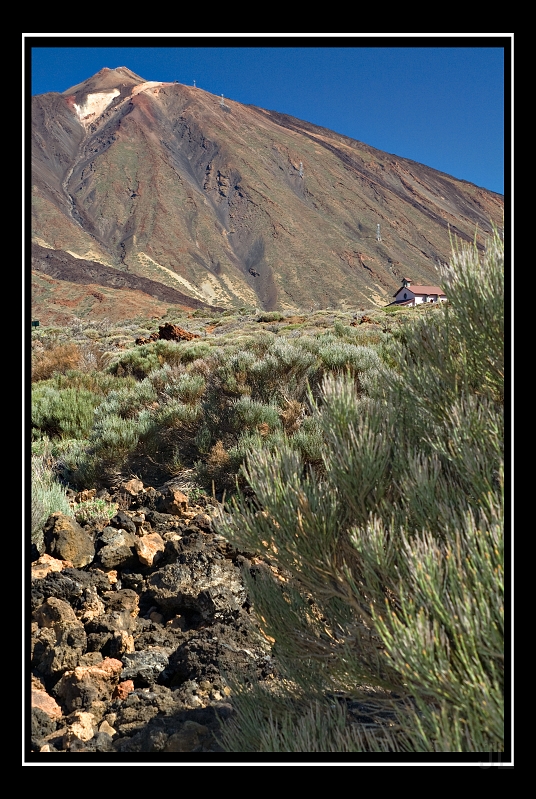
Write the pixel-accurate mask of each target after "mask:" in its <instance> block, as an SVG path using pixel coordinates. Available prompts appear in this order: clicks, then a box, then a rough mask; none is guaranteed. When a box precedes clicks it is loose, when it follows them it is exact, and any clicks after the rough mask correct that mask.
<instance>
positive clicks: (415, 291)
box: [389, 277, 447, 307]
mask: <svg viewBox="0 0 536 799" xmlns="http://www.w3.org/2000/svg"><path fill="white" fill-rule="evenodd" d="M446 301H447V297H446V295H445V293H444V291H443V289H442V288H441V287H440V286H414V285H412V283H411V280H408V279H407V277H403V278H402V285H401V286H400V288H399V289H398V291H397V292H396V294H395V295H394V301H393V302H390V303H389V305H410V306H412V307H413V306H414V305H420V303H421V302H446Z"/></svg>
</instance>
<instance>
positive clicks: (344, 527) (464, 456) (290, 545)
mask: <svg viewBox="0 0 536 799" xmlns="http://www.w3.org/2000/svg"><path fill="white" fill-rule="evenodd" d="M503 270H504V245H503V241H502V239H501V237H500V236H499V234H498V233H497V232H495V233H494V234H493V235H492V236H491V238H490V240H489V242H488V244H487V248H486V252H485V255H484V256H483V257H480V256H479V253H478V251H477V249H476V247H474V248H472V247H469V248H467V247H465V246H459V247H458V248H455V249H454V252H453V258H452V262H451V266H450V268H448V269H447V268H446V267H444V268H443V270H442V273H441V274H442V280H443V284H444V288H445V292H446V294H447V297H448V298H449V303H448V304H447V305H446V306H444V307H441V308H436V309H434V311H433V313H426V314H423V315H419V316H415V317H413V319H414V320H415V321H411V322H409V323H408V326H407V327H406V328H405V331H404V334H403V336H401V337H400V340H399V347H400V351H399V358H398V365H397V369H392V370H389V369H386V368H384V367H382V369H381V378H382V379H381V380H376V381H375V382H374V386H373V391H372V392H371V393H372V395H371V396H368V397H363V396H360V395H359V393H358V391H356V386H355V382H354V380H353V379H351V378H350V376H347V375H345V374H344V373H341V374H339V375H336V376H328V377H327V378H326V379H324V381H323V384H322V391H321V397H320V399H319V402H318V403H317V407H316V412H315V416H314V418H315V419H316V421H317V424H318V425H319V426H320V427H321V429H322V432H323V438H324V449H323V455H322V461H323V466H324V471H323V473H322V474H320V475H318V474H315V473H314V472H305V473H304V469H303V462H302V459H301V458H300V457H299V456H298V454H297V453H296V452H295V451H294V450H293V449H292V448H291V446H290V444H287V445H284V444H283V445H282V446H281V447H280V448H279V449H278V450H276V451H271V452H270V451H267V450H265V449H263V450H261V451H260V452H256V453H255V456H254V457H252V458H249V459H248V460H247V465H246V467H245V469H244V473H243V478H244V479H245V481H246V482H247V483H248V484H249V485H250V487H251V488H252V489H253V491H254V493H255V497H256V503H257V504H256V506H255V507H252V505H251V503H250V502H245V501H243V500H242V499H241V498H240V497H239V498H237V499H236V500H235V512H234V513H233V514H226V515H225V516H222V518H221V520H220V523H219V525H218V526H219V530H220V531H221V532H222V533H223V534H224V535H226V536H227V537H228V538H230V539H231V541H232V542H233V543H234V544H235V545H236V546H239V547H242V548H243V549H245V550H246V551H254V552H258V553H263V552H264V553H266V554H267V555H268V556H269V558H270V560H271V562H272V563H274V564H276V565H277V566H279V567H280V569H281V570H282V571H283V574H285V575H286V580H285V581H283V582H281V581H280V580H276V579H274V577H273V575H272V573H271V572H270V571H269V570H268V569H261V570H260V571H259V572H258V573H257V574H251V573H250V572H248V571H246V572H245V573H244V577H245V579H246V582H247V584H248V588H249V592H250V597H251V601H252V605H253V608H254V611H255V613H256V615H257V618H258V620H259V625H260V628H261V630H262V632H263V634H264V635H266V636H268V637H269V638H270V639H272V640H275V643H274V653H275V655H276V657H277V660H278V664H279V668H280V671H281V676H282V677H283V678H284V681H282V682H280V683H279V687H277V688H275V689H274V688H273V687H272V688H271V689H270V690H268V689H266V688H265V687H264V686H263V684H262V683H259V684H252V685H249V686H248V685H245V684H244V685H242V684H240V681H239V680H238V679H235V681H234V690H235V693H236V696H235V700H234V705H235V707H236V709H237V714H236V716H235V719H234V721H233V722H232V723H230V724H227V725H225V727H224V728H223V729H222V743H223V745H224V748H226V749H227V750H228V751H240V752H243V751H253V752H264V751H271V752H272V751H276V752H292V751H304V749H299V748H298V747H306V749H305V751H314V752H328V751H348V752H361V751H406V752H430V753H433V752H489V751H502V750H503V749H504V741H505V734H504V699H503V696H504V644H503V636H504V630H503V624H504V622H503V619H504V580H503V548H504V545H503V473H504V466H503V407H502V398H503V393H504V392H503V365H502V364H503V356H502V350H503V283H504V271H503ZM466 299H467V301H465V300H466ZM483 319H484V320H485V327H486V330H485V331H482V329H481V328H482V320H483ZM375 368H376V365H375ZM259 506H260V508H261V509H262V511H261V512H259V510H258V508H259ZM371 691H372V693H373V701H372V705H373V709H372V711H371V712H370V714H369V715H370V716H371V720H370V724H367V725H365V726H362V724H361V725H360V723H359V722H358V721H356V720H355V719H354V720H352V716H351V714H349V713H348V712H347V708H349V707H351V706H352V703H354V705H355V704H356V703H357V704H360V703H361V704H364V705H366V704H367V703H368V704H369V705H370V704H371ZM337 697H338V698H337ZM336 706H338V707H340V711H339V710H338V709H336Z"/></svg>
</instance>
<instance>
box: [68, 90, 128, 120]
mask: <svg viewBox="0 0 536 799" xmlns="http://www.w3.org/2000/svg"><path fill="white" fill-rule="evenodd" d="M118 94H120V92H119V89H112V91H111V92H99V93H98V94H88V96H87V97H86V102H85V103H83V105H76V103H75V104H74V110H75V111H76V113H77V115H78V119H79V120H80V122H81V123H82V125H84V127H86V126H87V125H90V124H91V123H92V122H93V121H94V120H95V118H96V117H98V116H100V115H101V114H102V112H103V111H104V110H105V109H106V108H108V106H109V105H110V103H111V102H112V100H113V99H114V97H117V95H118Z"/></svg>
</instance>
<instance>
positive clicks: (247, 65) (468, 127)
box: [23, 34, 511, 194]
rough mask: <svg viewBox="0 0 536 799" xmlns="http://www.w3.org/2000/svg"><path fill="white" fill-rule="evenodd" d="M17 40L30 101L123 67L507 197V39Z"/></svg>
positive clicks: (148, 36)
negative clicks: (294, 120)
mask: <svg viewBox="0 0 536 799" xmlns="http://www.w3.org/2000/svg"><path fill="white" fill-rule="evenodd" d="M23 36H24V37H25V40H26V41H25V44H26V50H27V52H28V51H29V50H30V46H31V66H30V68H29V69H30V76H31V93H32V94H43V93H45V92H52V91H54V92H63V91H65V90H66V89H68V88H70V87H71V86H74V85H75V84H77V83H80V82H81V81H83V80H86V79H87V78H89V77H91V76H92V75H94V74H95V73H96V72H98V71H99V70H100V69H102V67H109V68H110V69H112V68H114V67H119V66H125V67H128V68H129V69H131V70H132V71H133V72H136V73H137V74H138V75H141V77H143V78H145V79H146V80H162V81H173V80H177V81H178V82H179V83H185V84H187V85H193V82H194V80H195V81H196V85H197V86H199V87H200V88H201V89H206V90H207V91H210V92H213V93H214V94H218V95H220V94H223V95H224V96H225V97H227V98H229V99H231V100H236V101H238V102H240V103H244V104H252V105H257V106H260V107H262V108H267V109H270V110H275V111H280V112H283V113H286V114H291V115H292V116H295V117H298V118H299V119H302V120H306V121H308V122H313V123H315V124H317V125H322V126H324V127H326V128H330V129H331V130H333V131H336V132H337V133H343V134H345V135H346V136H350V137H351V138H353V139H358V140H359V141H362V142H365V143H366V144H370V145H371V146H373V147H377V148H378V149H380V150H384V151H386V152H389V153H393V154H395V155H399V156H403V157H406V158H411V159H413V160H414V161H418V162H419V163H422V164H426V165H427V166H431V167H433V168H434V169H439V170H440V171H442V172H446V173H448V174H449V175H453V176H454V177H456V178H462V179H463V180H468V181H470V182H471V183H475V184H476V185H478V186H482V187H484V188H486V189H491V190H492V191H496V192H499V193H500V194H503V193H504V171H505V170H504V167H505V152H504V131H505V125H506V126H507V128H508V132H509V129H510V121H509V120H510V108H509V106H508V107H506V108H505V69H506V76H507V77H506V89H507V90H508V94H509V90H510V77H509V70H510V55H509V53H508V50H506V51H505V43H508V42H509V41H510V37H511V34H497V35H496V37H497V38H494V35H488V34H484V35H481V36H480V35H478V34H477V35H476V36H475V35H474V34H471V35H467V37H466V38H464V37H465V36H466V35H465V34H456V35H454V36H452V37H450V35H449V34H446V35H445V34H441V35H439V34H438V35H437V37H439V36H441V38H435V37H436V35H435V34H428V35H426V36H423V37H422V38H417V39H413V38H411V39H410V38H406V37H405V35H404V34H397V35H393V36H392V37H391V35H389V34H387V35H386V36H387V37H388V38H387V39H386V38H376V37H377V36H378V35H376V34H364V35H362V34H350V35H347V34H344V35H341V36H339V35H338V34H274V35H272V34H244V35H242V34H236V35H232V36H233V38H230V37H231V35H230V34H221V35H216V34H214V35H212V34H208V36H209V37H211V38H207V37H206V35H203V37H202V38H199V36H200V35H197V34H162V35H160V34H128V35H127V36H128V39H127V38H123V37H121V36H120V35H118V34H65V35H64V34H23ZM52 36H54V37H61V38H50V37H52ZM235 36H240V37H243V38H240V39H237V38H234V37H235ZM272 36H273V37H275V38H271V37H272ZM382 36H383V35H382ZM444 36H446V37H447V38H443V37H444ZM490 36H491V38H490ZM79 37H89V38H83V39H82V38H79ZM132 37H135V38H132ZM153 37H157V38H153ZM212 37H213V38H212ZM257 37H262V38H257ZM266 37H268V38H266ZM311 37H314V38H311ZM34 45H35V46H34ZM127 45H128V46H127ZM132 45H134V46H132ZM199 45H201V46H199ZM26 67H27V68H28V61H26ZM506 160H507V162H508V163H509V162H510V153H509V152H508V153H507V154H506Z"/></svg>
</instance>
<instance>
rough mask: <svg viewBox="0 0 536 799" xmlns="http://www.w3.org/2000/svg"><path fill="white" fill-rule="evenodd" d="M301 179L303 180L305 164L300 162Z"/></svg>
mask: <svg viewBox="0 0 536 799" xmlns="http://www.w3.org/2000/svg"><path fill="white" fill-rule="evenodd" d="M300 178H303V164H302V162H301V161H300Z"/></svg>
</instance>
